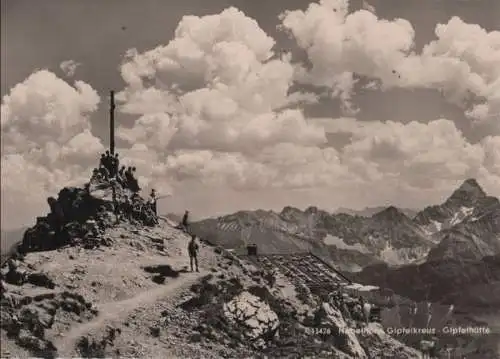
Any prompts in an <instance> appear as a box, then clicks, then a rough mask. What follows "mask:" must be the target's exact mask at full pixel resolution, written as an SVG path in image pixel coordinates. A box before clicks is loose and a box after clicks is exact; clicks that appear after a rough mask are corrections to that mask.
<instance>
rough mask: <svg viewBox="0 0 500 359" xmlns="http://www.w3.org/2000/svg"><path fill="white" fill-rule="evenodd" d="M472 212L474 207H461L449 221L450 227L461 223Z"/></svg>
mask: <svg viewBox="0 0 500 359" xmlns="http://www.w3.org/2000/svg"><path fill="white" fill-rule="evenodd" d="M473 212H474V207H465V206H462V207H461V208H460V210H458V211H457V212H456V213H455V214H454V215H453V217H452V218H451V220H450V224H449V225H450V227H451V226H454V225H456V224H459V223H461V222H462V221H463V220H464V219H465V218H467V217H468V216H470V215H471V214H472V213H473Z"/></svg>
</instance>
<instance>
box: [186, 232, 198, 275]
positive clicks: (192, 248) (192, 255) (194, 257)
mask: <svg viewBox="0 0 500 359" xmlns="http://www.w3.org/2000/svg"><path fill="white" fill-rule="evenodd" d="M188 252H189V264H190V265H191V272H192V271H193V262H194V264H195V266H196V271H197V272H199V269H198V243H196V236H195V235H194V234H193V235H192V236H191V240H190V241H189V245H188Z"/></svg>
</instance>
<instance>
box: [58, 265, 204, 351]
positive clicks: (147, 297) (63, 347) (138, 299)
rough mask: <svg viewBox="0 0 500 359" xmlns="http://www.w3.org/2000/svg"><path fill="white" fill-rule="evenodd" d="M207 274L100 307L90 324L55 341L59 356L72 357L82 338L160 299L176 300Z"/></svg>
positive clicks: (192, 275) (179, 279) (182, 278)
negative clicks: (181, 292)
mask: <svg viewBox="0 0 500 359" xmlns="http://www.w3.org/2000/svg"><path fill="white" fill-rule="evenodd" d="M206 274H208V273H207V272H205V271H203V270H202V271H201V272H200V273H185V274H182V275H181V276H179V277H177V278H175V279H170V280H169V282H167V283H166V284H165V285H163V286H161V287H159V288H154V289H151V290H148V291H145V292H142V293H140V294H138V295H136V296H135V297H132V298H128V299H125V300H121V301H116V302H109V303H103V304H101V305H98V306H97V309H98V310H99V315H98V316H97V317H95V318H94V319H93V320H91V321H90V322H87V323H83V324H81V325H78V326H75V327H72V328H71V329H70V330H69V332H66V333H64V336H63V337H60V338H58V339H56V340H55V343H54V345H55V346H56V348H57V349H58V356H59V357H66V358H67V357H71V355H72V354H73V353H74V351H75V345H76V342H77V340H78V339H79V338H80V337H82V336H84V335H86V334H88V333H89V332H91V331H93V330H96V329H100V328H102V327H103V326H104V325H105V324H107V322H109V321H112V320H116V319H122V320H123V319H125V317H126V315H127V314H129V313H130V312H132V311H133V310H135V309H138V308H144V307H147V306H149V305H152V304H154V303H155V302H157V301H158V300H160V299H161V300H166V299H174V298H175V296H176V295H177V294H179V293H180V291H181V290H183V289H185V288H187V287H188V286H189V285H191V284H193V283H194V282H196V281H197V280H199V279H200V278H201V277H203V276H204V275H206Z"/></svg>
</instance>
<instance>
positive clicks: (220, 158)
mask: <svg viewBox="0 0 500 359" xmlns="http://www.w3.org/2000/svg"><path fill="white" fill-rule="evenodd" d="M273 46H274V40H273V39H272V38H271V37H269V36H268V35H267V34H266V33H265V32H264V31H263V30H262V29H261V28H260V27H259V26H258V24H257V22H256V21H255V20H253V19H251V18H249V17H247V16H245V14H244V13H242V12H241V11H239V10H237V9H235V8H229V9H227V10H224V11H223V12H221V13H220V14H218V15H210V16H204V17H196V16H186V17H184V18H183V19H182V20H181V22H180V24H179V26H178V27H177V30H176V32H175V38H174V39H173V40H172V41H170V42H169V43H168V44H167V45H165V46H159V47H157V48H155V49H153V50H150V51H147V52H145V53H143V54H139V53H138V52H137V51H135V50H131V51H129V52H128V54H127V56H126V61H125V62H124V64H123V65H122V67H121V72H122V76H123V78H124V80H125V81H126V82H127V84H128V87H127V88H126V89H125V90H124V91H123V92H122V93H120V94H119V96H118V98H119V99H121V100H122V101H123V102H124V104H123V106H122V109H123V110H124V111H126V112H129V113H130V112H135V113H137V112H139V113H140V112H141V111H142V116H140V118H139V119H138V120H137V121H136V123H135V124H134V126H133V127H132V128H120V129H119V131H118V136H119V137H120V138H121V139H122V140H125V141H127V142H128V143H130V144H141V145H143V146H145V147H147V148H149V149H151V150H153V149H154V151H156V152H157V153H159V154H161V155H160V161H161V160H162V159H161V158H162V157H163V162H162V163H163V165H162V166H161V167H162V168H163V169H164V170H165V172H159V173H158V174H159V175H161V176H170V178H172V179H173V180H174V181H179V182H181V181H185V180H186V179H187V178H190V179H194V177H196V178H197V179H198V180H200V181H202V183H206V184H216V183H218V184H222V183H224V182H227V183H230V184H231V185H232V186H235V187H238V188H241V187H246V188H255V187H262V186H269V185H270V186H276V185H278V184H279V183H281V182H283V181H284V182H285V183H286V184H287V185H298V184H299V183H300V182H301V181H304V183H305V182H311V179H305V175H304V176H302V177H301V178H302V179H301V178H299V177H300V176H299V175H298V174H297V175H294V176H292V175H291V174H288V175H287V174H286V173H284V171H286V170H287V168H288V167H286V166H283V167H282V168H280V167H279V166H275V163H274V162H272V163H271V162H270V163H263V162H262V161H267V162H269V161H270V160H269V158H273V157H272V155H273V153H276V154H277V153H280V151H282V147H277V146H278V145H284V144H286V145H287V146H288V147H287V148H289V149H290V150H291V151H293V152H294V153H299V152H301V151H300V150H301V149H304V151H305V152H304V153H309V152H307V151H310V150H311V149H312V150H313V151H315V152H314V153H315V154H312V155H311V154H309V156H315V155H317V156H319V158H321V159H322V158H327V157H328V156H326V155H325V156H323V154H322V152H323V151H325V152H327V153H329V151H330V150H329V149H327V150H321V149H318V147H317V146H319V145H324V144H325V143H326V137H325V133H324V130H323V129H322V128H321V127H318V126H316V125H314V124H310V123H309V122H308V121H307V119H306V118H305V116H304V114H303V112H302V111H301V110H300V109H293V108H292V107H293V106H294V105H296V104H297V103H302V102H304V101H306V102H309V101H315V100H316V98H314V96H310V94H307V93H297V92H296V93H292V92H291V91H290V87H291V85H292V83H293V77H294V67H293V65H292V64H291V62H290V57H289V56H287V55H285V56H282V57H278V56H276V55H275V54H274V52H273ZM168 83H175V84H176V86H175V88H174V86H166V85H165V84H168ZM160 99H161V101H159V100H160ZM159 103H161V105H160V104H159ZM152 108H154V109H155V110H154V111H151V110H150V109H152ZM294 146H295V147H294ZM299 149H300V150H299ZM273 151H274V152H273ZM316 152H317V154H316ZM264 154H265V155H264ZM263 156H264V157H263ZM266 156H267V157H266ZM281 157H283V156H281ZM317 161H318V160H316V162H317ZM325 164H326V162H325ZM284 178H287V179H284ZM158 182H161V179H160V178H158Z"/></svg>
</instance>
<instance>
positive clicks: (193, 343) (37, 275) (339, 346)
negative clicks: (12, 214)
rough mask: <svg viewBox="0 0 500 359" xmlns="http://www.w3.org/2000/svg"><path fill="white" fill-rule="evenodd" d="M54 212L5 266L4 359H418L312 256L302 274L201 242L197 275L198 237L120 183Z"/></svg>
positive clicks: (92, 189) (68, 195) (96, 183)
mask: <svg viewBox="0 0 500 359" xmlns="http://www.w3.org/2000/svg"><path fill="white" fill-rule="evenodd" d="M48 204H49V205H50V208H51V210H50V213H49V214H48V215H46V216H41V217H39V218H38V220H37V223H36V225H35V226H33V227H32V228H29V229H27V230H26V232H25V233H24V236H23V240H22V242H21V243H19V245H18V247H17V250H16V251H15V252H14V253H12V255H11V256H10V257H8V258H6V260H5V262H4V263H3V265H2V268H1V282H0V283H1V287H0V290H1V291H0V293H1V294H0V301H1V311H0V314H1V327H0V335H1V338H0V339H1V343H2V345H1V356H2V358H3V357H20V358H27V357H39V358H56V357H64V358H69V357H87V358H105V357H128V358H131V357H136V358H137V357H146V358H236V357H242V358H353V359H354V358H356V359H358V358H367V359H368V358H373V357H374V355H375V357H378V356H380V355H382V353H383V354H384V355H385V357H386V358H387V357H392V358H398V359H399V358H415V359H416V358H419V357H420V351H419V350H418V349H419V347H418V346H414V347H413V348H412V347H410V346H408V345H405V344H404V343H402V342H400V341H398V339H397V338H395V337H391V336H390V335H389V334H387V333H386V332H385V330H384V328H383V327H382V324H381V322H380V316H379V315H377V314H376V313H377V310H376V306H375V305H371V304H370V305H369V302H368V301H367V300H365V299H363V296H362V295H361V294H360V291H359V290H353V289H352V288H350V286H351V287H352V286H353V285H354V284H353V283H351V282H350V281H348V280H346V279H342V276H341V275H340V274H339V273H338V272H337V271H335V270H334V269H333V268H331V267H330V266H329V265H328V264H327V263H326V262H323V260H321V259H318V258H317V257H316V256H313V255H309V257H307V258H308V259H307V260H306V259H299V262H300V263H301V265H306V267H304V268H306V269H300V268H299V267H297V268H298V269H297V270H298V271H299V272H300V273H302V274H301V275H296V274H291V273H292V272H289V271H287V270H285V271H284V272H283V269H282V270H281V271H280V270H278V267H276V266H275V265H274V264H273V263H277V262H272V261H271V262H269V265H268V266H267V267H265V265H264V264H263V263H261V262H260V260H257V261H256V259H255V258H253V257H239V256H236V255H234V254H233V253H231V252H229V251H227V250H225V249H224V248H222V247H220V246H217V245H214V244H213V243H211V241H210V240H209V239H206V238H204V237H201V238H200V241H199V254H198V257H199V266H200V271H199V272H191V271H189V270H188V269H189V268H188V264H189V258H188V257H187V245H188V242H189V240H190V237H191V235H190V234H188V233H187V232H185V230H184V229H183V228H182V227H181V226H179V225H178V223H175V222H172V221H171V220H169V219H167V218H164V217H158V216H157V215H156V214H155V212H154V209H153V206H152V205H151V204H150V203H148V202H147V201H146V200H145V199H143V198H142V197H141V196H140V195H139V194H138V190H137V188H135V189H133V190H131V189H130V187H129V186H128V185H127V184H126V183H123V182H122V181H121V180H120V179H119V178H118V176H116V177H111V178H95V177H93V179H92V180H91V181H90V182H89V183H88V184H86V185H84V186H83V187H82V188H79V187H74V188H65V189H63V190H61V192H60V193H59V195H58V196H57V198H52V199H50V200H49V201H48ZM250 219H251V218H249V220H250ZM283 260H286V258H285V259H283ZM283 263H285V267H286V266H287V265H288V268H295V267H293V266H292V264H286V262H283ZM290 263H291V262H290ZM294 263H295V262H294ZM282 267H283V266H282ZM282 267H281V268H282ZM307 268H309V269H307ZM308 270H309V271H311V270H313V271H315V272H314V273H317V275H318V276H319V277H321V278H323V281H324V282H321V283H327V284H328V288H331V291H327V292H325V291H323V290H318V286H315V285H314V283H316V282H315V281H312V282H311V281H308V279H307V278H311V276H312V274H309V275H307V274H305V272H304V273H303V272H302V271H306V272H307V271H308ZM299 272H294V273H299ZM311 273H312V272H311ZM328 278H329V279H328ZM325 285H326V284H325ZM330 286H332V287H330ZM360 287H362V286H360ZM325 288H326V287H325ZM370 308H371V309H370Z"/></svg>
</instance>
